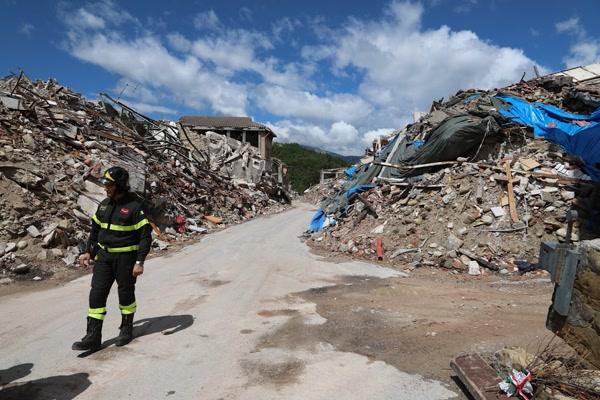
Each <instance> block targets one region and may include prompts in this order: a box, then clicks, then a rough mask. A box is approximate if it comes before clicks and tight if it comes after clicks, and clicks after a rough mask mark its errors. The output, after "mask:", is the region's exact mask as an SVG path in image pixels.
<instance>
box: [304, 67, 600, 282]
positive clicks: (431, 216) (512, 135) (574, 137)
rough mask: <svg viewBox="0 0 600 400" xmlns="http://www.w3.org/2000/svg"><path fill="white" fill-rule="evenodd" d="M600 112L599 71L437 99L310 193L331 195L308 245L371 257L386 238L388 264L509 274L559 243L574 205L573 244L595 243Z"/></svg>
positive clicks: (322, 203)
mask: <svg viewBox="0 0 600 400" xmlns="http://www.w3.org/2000/svg"><path fill="white" fill-rule="evenodd" d="M530 102H533V103H530ZM598 107H600V64H595V65H592V66H588V67H585V68H579V69H573V70H568V71H563V72H561V73H558V74H554V75H550V76H546V77H541V78H538V79H534V80H531V81H521V82H518V83H516V84H514V85H510V86H508V87H505V88H502V89H499V90H493V91H483V90H472V89H471V90H465V91H459V92H458V93H457V94H456V95H454V96H452V97H451V98H449V99H448V100H447V101H442V100H440V101H435V102H433V104H432V106H431V109H430V112H429V113H426V114H425V115H422V116H420V118H419V120H418V121H416V122H415V123H413V124H410V125H409V126H407V127H406V128H404V129H402V130H398V131H395V132H394V133H393V134H392V135H391V136H390V137H389V138H388V143H387V145H384V146H383V147H381V149H380V150H379V151H377V152H374V153H373V155H372V156H371V157H367V158H364V159H363V163H361V164H359V165H357V166H356V168H355V171H353V175H352V177H351V178H349V179H347V180H334V181H329V182H328V183H325V184H322V185H320V186H319V187H316V188H313V189H311V191H313V192H315V191H317V192H319V191H322V192H324V193H327V192H328V193H327V196H325V197H323V198H321V199H320V200H321V201H320V209H319V211H318V212H317V213H316V214H315V216H314V218H313V220H312V222H311V226H310V230H311V231H313V232H317V233H316V234H314V235H313V238H312V239H311V241H312V243H313V244H314V245H315V246H320V247H325V248H327V249H329V250H333V251H339V252H344V253H350V254H353V255H355V256H357V257H363V258H367V259H376V258H377V257H378V256H377V254H376V246H375V243H376V241H377V239H382V241H383V245H384V247H385V249H386V257H385V259H386V260H387V261H388V262H390V263H397V264H399V265H404V266H405V267H406V266H408V267H409V268H414V267H418V266H423V265H431V266H441V267H445V268H448V269H450V270H454V271H455V272H461V271H464V272H465V273H468V268H469V264H471V265H473V263H472V261H476V262H477V263H478V265H480V266H481V267H482V268H484V269H487V270H492V271H502V272H503V273H506V272H512V271H514V270H515V269H517V268H518V265H526V264H525V263H523V262H524V261H526V260H529V261H532V260H534V259H535V258H536V256H537V252H538V249H539V244H540V242H541V241H543V240H564V239H565V237H566V225H565V216H566V213H567V211H568V210H570V209H572V208H575V209H577V211H578V212H579V220H578V221H577V223H576V224H575V227H574V236H573V237H574V239H576V240H582V239H589V238H593V237H597V236H598V229H600V219H599V217H600V216H599V213H598V211H597V207H596V204H597V200H598V195H599V193H600V192H599V191H598V183H597V182H598V181H600V164H599V162H600V125H599V123H600V112H599V111H597V109H598ZM575 113H578V114H575ZM312 196H314V193H313V194H312ZM323 229H324V230H323ZM464 253H468V255H465V254H464ZM469 255H471V257H470V256H469ZM523 268H524V267H523ZM477 271H479V270H478V269H476V268H475V267H473V271H472V272H473V273H479V272H477Z"/></svg>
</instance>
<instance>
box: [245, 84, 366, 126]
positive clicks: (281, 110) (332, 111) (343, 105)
mask: <svg viewBox="0 0 600 400" xmlns="http://www.w3.org/2000/svg"><path fill="white" fill-rule="evenodd" d="M256 101H257V103H258V105H259V106H260V107H261V108H263V109H264V110H267V111H269V112H270V113H272V114H275V115H280V116H283V117H296V118H305V119H309V120H318V121H338V120H342V119H346V120H348V121H356V120H360V119H363V118H365V117H366V116H367V115H368V114H369V113H370V112H371V110H372V107H371V105H370V104H369V103H367V102H366V101H364V100H363V99H362V98H360V97H358V96H355V95H351V94H333V95H330V96H327V97H320V96H317V95H315V94H313V93H310V92H307V91H301V90H294V89H286V88H283V87H281V86H273V85H263V86H262V87H260V88H259V89H258V90H257V95H256Z"/></svg>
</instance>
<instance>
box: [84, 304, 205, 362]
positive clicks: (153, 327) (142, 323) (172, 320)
mask: <svg viewBox="0 0 600 400" xmlns="http://www.w3.org/2000/svg"><path fill="white" fill-rule="evenodd" d="M193 323H194V317H192V316H191V315H189V314H183V315H165V316H163V317H154V318H144V319H140V320H138V321H135V322H134V323H133V338H134V339H136V338H140V337H142V336H147V335H152V334H153V333H158V332H161V333H162V334H163V335H172V334H174V333H177V332H179V331H182V330H184V329H187V328H189V327H190V326H192V324H193ZM116 341H117V338H112V339H109V340H107V341H105V342H103V343H102V347H101V348H100V349H98V350H95V351H91V350H90V351H85V352H83V353H81V354H79V355H78V357H80V358H85V357H87V356H89V355H91V354H94V353H96V352H98V351H102V350H103V349H106V348H107V347H109V346H111V345H113V344H115V342H116Z"/></svg>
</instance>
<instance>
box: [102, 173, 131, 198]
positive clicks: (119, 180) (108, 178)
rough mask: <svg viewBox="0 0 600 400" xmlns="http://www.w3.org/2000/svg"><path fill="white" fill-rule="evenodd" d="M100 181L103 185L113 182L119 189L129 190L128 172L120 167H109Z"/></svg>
mask: <svg viewBox="0 0 600 400" xmlns="http://www.w3.org/2000/svg"><path fill="white" fill-rule="evenodd" d="M100 182H102V183H103V184H104V185H106V184H109V183H114V184H115V185H117V188H118V189H119V190H120V191H122V192H126V191H128V190H129V172H127V170H126V169H124V168H121V167H110V168H109V169H107V170H106V171H105V172H104V175H103V176H102V178H100Z"/></svg>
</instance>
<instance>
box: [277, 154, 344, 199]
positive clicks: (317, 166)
mask: <svg viewBox="0 0 600 400" xmlns="http://www.w3.org/2000/svg"><path fill="white" fill-rule="evenodd" d="M272 155H273V157H275V158H278V159H280V160H281V161H283V162H284V163H286V164H287V166H288V175H289V177H290V183H291V185H292V188H293V189H294V190H296V191H297V192H298V193H302V192H304V191H305V190H306V189H307V188H308V187H310V186H311V185H314V184H316V183H319V178H320V172H321V170H322V169H330V168H343V167H348V166H350V164H349V163H348V162H347V161H344V160H342V159H339V158H337V157H334V156H332V155H330V154H324V153H320V152H318V151H314V150H310V149H307V148H305V147H302V146H300V145H299V144H297V143H273V152H272Z"/></svg>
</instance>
